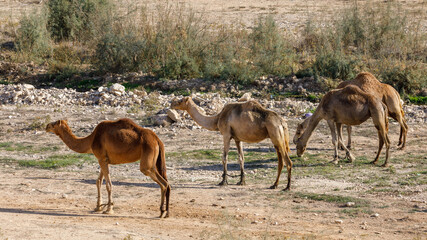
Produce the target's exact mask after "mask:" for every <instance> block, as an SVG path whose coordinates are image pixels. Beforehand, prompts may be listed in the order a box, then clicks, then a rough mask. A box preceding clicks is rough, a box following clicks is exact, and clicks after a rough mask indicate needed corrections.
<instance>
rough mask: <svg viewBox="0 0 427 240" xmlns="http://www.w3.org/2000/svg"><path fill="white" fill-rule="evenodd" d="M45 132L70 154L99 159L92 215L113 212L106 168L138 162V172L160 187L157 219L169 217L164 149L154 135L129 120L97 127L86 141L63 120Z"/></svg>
mask: <svg viewBox="0 0 427 240" xmlns="http://www.w3.org/2000/svg"><path fill="white" fill-rule="evenodd" d="M46 132H52V133H54V134H56V135H58V136H59V137H60V138H61V139H62V141H63V142H64V143H65V144H66V145H67V146H68V147H69V148H70V149H71V150H73V151H75V152H78V153H93V154H94V155H95V157H96V158H97V159H98V163H99V166H100V167H101V171H100V174H99V177H98V180H97V181H96V186H97V189H98V201H97V205H96V208H95V211H102V210H103V208H104V207H105V206H107V210H106V211H104V213H108V214H111V213H113V212H114V211H113V200H112V194H111V192H112V183H111V178H110V173H109V165H110V164H122V163H131V162H136V161H138V160H139V161H140V168H139V169H140V171H141V172H142V173H143V174H145V175H146V176H149V177H150V178H151V179H153V180H154V181H155V182H156V183H157V184H159V186H160V189H161V204H160V218H163V217H168V216H169V196H170V190H171V188H170V185H169V183H168V180H167V176H166V163H165V148H164V145H163V143H162V141H161V140H160V139H159V137H158V136H157V135H156V134H155V133H154V132H153V131H151V130H149V129H145V128H142V127H140V126H139V125H137V124H136V123H135V122H133V121H132V120H130V119H127V118H123V119H119V120H116V121H103V122H101V123H99V124H98V125H97V126H96V127H95V129H94V131H93V132H92V133H91V134H90V135H89V136H87V137H76V136H75V135H74V134H73V133H72V132H71V129H70V127H69V126H68V124H67V121H66V120H58V121H56V122H52V123H49V124H48V125H47V126H46ZM103 178H105V182H106V188H107V192H108V203H107V204H101V203H102V196H101V185H102V181H103ZM165 199H166V204H165ZM165 205H166V206H165Z"/></svg>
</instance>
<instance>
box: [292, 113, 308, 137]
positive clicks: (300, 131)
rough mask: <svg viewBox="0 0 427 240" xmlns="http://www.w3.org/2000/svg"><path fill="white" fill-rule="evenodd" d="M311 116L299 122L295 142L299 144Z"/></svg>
mask: <svg viewBox="0 0 427 240" xmlns="http://www.w3.org/2000/svg"><path fill="white" fill-rule="evenodd" d="M310 118H311V117H308V118H306V119H305V120H304V122H302V123H299V124H298V126H297V130H296V132H295V135H294V139H293V142H294V143H295V144H297V141H298V139H299V138H300V137H301V136H302V134H303V133H304V131H305V129H307V126H308V123H309V122H310Z"/></svg>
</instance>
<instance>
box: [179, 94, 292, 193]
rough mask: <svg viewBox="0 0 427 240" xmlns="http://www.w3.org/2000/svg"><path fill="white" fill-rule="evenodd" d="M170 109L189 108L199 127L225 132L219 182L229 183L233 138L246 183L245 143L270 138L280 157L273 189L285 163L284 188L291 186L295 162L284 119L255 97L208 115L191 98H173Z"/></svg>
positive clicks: (223, 133) (241, 178)
mask: <svg viewBox="0 0 427 240" xmlns="http://www.w3.org/2000/svg"><path fill="white" fill-rule="evenodd" d="M171 108H173V109H179V110H184V111H187V112H188V113H189V114H190V116H191V117H192V118H193V120H194V121H196V122H197V123H198V124H199V125H200V126H202V127H203V128H205V129H208V130H211V131H219V132H220V133H221V134H222V137H223V142H224V149H223V155H222V163H223V168H224V171H223V175H222V181H221V183H220V184H219V185H227V184H228V181H227V176H228V175H227V159H228V151H229V148H230V141H231V139H234V141H235V143H236V146H237V151H238V153H239V164H240V182H239V183H238V184H239V185H244V184H245V173H244V155H243V148H242V142H247V143H257V142H260V141H262V140H264V139H266V138H270V139H271V142H272V143H273V145H274V148H275V149H276V153H277V156H278V169H277V178H276V181H275V182H274V184H273V185H272V186H271V187H270V188H277V186H278V184H279V179H280V174H281V172H282V169H283V166H284V164H286V168H287V171H288V184H287V186H286V188H285V190H289V189H290V185H291V170H292V161H291V159H290V158H289V152H290V149H289V134H288V126H287V123H286V122H285V120H284V119H283V118H282V117H281V116H280V115H279V114H277V113H276V112H273V111H270V110H268V109H265V108H264V107H262V106H261V104H259V103H258V102H256V101H254V100H249V101H243V100H242V102H236V103H229V104H227V105H225V106H224V108H223V109H222V110H221V112H220V113H218V114H216V115H212V116H206V115H204V114H203V113H202V110H201V109H200V108H199V107H198V106H197V105H196V104H195V103H194V102H193V100H192V99H191V97H184V98H182V99H174V100H173V101H172V103H171Z"/></svg>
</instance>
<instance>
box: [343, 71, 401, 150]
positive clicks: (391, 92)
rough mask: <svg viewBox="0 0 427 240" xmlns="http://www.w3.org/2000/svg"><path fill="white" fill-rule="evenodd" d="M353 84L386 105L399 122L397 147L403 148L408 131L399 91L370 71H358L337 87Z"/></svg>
mask: <svg viewBox="0 0 427 240" xmlns="http://www.w3.org/2000/svg"><path fill="white" fill-rule="evenodd" d="M349 85H355V86H358V87H359V88H360V89H362V90H363V91H365V92H367V93H370V94H372V95H374V96H376V97H378V98H379V99H381V100H382V102H383V103H384V104H385V105H386V106H387V109H388V115H389V116H390V117H392V118H393V119H394V120H396V121H397V122H398V123H399V124H400V137H399V143H398V144H397V145H398V146H400V148H399V149H404V148H405V143H406V135H407V133H408V125H407V124H406V120H405V113H404V112H403V107H402V103H401V99H400V95H399V93H398V92H397V91H396V89H394V88H393V87H392V86H390V85H388V84H385V83H381V82H380V81H378V79H376V78H375V77H374V76H373V75H372V74H371V73H368V72H362V73H359V74H358V75H357V76H356V78H354V79H353V80H350V81H345V82H342V83H340V84H339V85H338V87H337V88H343V87H345V86H349ZM347 132H348V142H347V148H351V126H347Z"/></svg>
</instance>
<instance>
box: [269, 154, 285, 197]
mask: <svg viewBox="0 0 427 240" xmlns="http://www.w3.org/2000/svg"><path fill="white" fill-rule="evenodd" d="M274 148H275V149H276V153H277V162H278V165H277V178H276V181H275V182H274V184H273V185H271V187H270V189H276V188H277V186H278V185H279V179H280V175H281V173H282V170H283V166H284V165H285V162H284V160H283V155H282V153H281V151H280V148H279V147H276V146H274Z"/></svg>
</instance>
